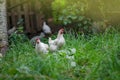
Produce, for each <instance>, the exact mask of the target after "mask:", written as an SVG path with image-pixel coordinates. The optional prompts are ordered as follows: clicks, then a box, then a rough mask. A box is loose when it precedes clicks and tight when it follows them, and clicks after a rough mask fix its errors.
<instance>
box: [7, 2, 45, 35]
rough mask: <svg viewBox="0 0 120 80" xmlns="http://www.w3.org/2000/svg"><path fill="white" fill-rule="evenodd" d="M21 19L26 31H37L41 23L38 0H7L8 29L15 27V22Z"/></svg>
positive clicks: (41, 17) (41, 16)
mask: <svg viewBox="0 0 120 80" xmlns="http://www.w3.org/2000/svg"><path fill="white" fill-rule="evenodd" d="M33 1H34V2H33ZM33 3H34V4H33ZM21 19H23V26H24V30H25V31H26V32H27V33H36V32H39V31H40V30H41V28H42V23H43V15H42V14H41V13H40V2H39V1H38V0H7V22H8V29H10V28H12V27H13V26H16V27H17V22H18V21H19V20H21Z"/></svg>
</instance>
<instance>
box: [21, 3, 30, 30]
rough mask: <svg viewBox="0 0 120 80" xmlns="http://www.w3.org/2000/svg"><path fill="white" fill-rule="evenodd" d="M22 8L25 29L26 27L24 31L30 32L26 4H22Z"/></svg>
mask: <svg viewBox="0 0 120 80" xmlns="http://www.w3.org/2000/svg"><path fill="white" fill-rule="evenodd" d="M23 8H24V13H25V29H26V32H31V29H30V20H29V19H30V18H29V15H28V10H29V9H28V4H24V6H23Z"/></svg>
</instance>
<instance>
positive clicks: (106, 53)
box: [0, 31, 120, 80]
mask: <svg viewBox="0 0 120 80" xmlns="http://www.w3.org/2000/svg"><path fill="white" fill-rule="evenodd" d="M64 36H65V39H66V45H65V46H64V47H63V48H62V49H61V50H60V51H58V52H56V53H54V54H53V53H49V54H47V55H41V54H36V53H35V51H34V48H33V47H32V45H31V44H30V43H29V41H22V40H18V39H17V40H18V41H16V40H15V41H16V42H15V43H16V44H14V43H12V44H11V46H10V49H9V51H8V52H7V54H6V56H5V57H3V58H0V80H120V33H119V32H117V31H116V32H115V31H113V32H109V33H108V32H106V33H104V34H99V35H92V36H89V37H88V36H87V37H85V36H81V35H77V38H76V37H74V34H73V33H69V34H65V35H64ZM72 48H75V49H76V53H75V54H72V52H71V51H70V50H71V49H72ZM69 53H70V54H72V55H74V57H75V59H74V61H75V62H76V67H72V66H71V64H70V63H71V60H70V59H67V58H66V54H69Z"/></svg>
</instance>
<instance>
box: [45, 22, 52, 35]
mask: <svg viewBox="0 0 120 80" xmlns="http://www.w3.org/2000/svg"><path fill="white" fill-rule="evenodd" d="M43 31H44V33H46V34H51V33H52V32H51V29H50V27H49V26H48V25H47V24H46V22H43Z"/></svg>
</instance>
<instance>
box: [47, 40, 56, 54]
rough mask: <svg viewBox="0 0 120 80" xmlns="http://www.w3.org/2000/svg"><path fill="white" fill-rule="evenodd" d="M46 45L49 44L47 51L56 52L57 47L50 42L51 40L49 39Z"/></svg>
mask: <svg viewBox="0 0 120 80" xmlns="http://www.w3.org/2000/svg"><path fill="white" fill-rule="evenodd" d="M48 43H49V50H50V51H51V52H55V51H57V48H58V46H57V45H56V43H55V42H54V40H52V39H51V38H49V40H48Z"/></svg>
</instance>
